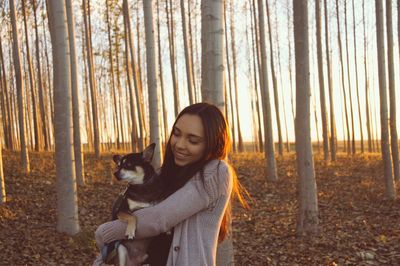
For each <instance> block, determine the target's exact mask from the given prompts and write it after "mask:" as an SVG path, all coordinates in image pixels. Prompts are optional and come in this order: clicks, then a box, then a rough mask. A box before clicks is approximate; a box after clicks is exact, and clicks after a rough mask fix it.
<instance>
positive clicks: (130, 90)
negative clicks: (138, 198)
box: [123, 1, 141, 152]
mask: <svg viewBox="0 0 400 266" xmlns="http://www.w3.org/2000/svg"><path fill="white" fill-rule="evenodd" d="M123 10H124V25H125V26H124V29H125V61H126V76H127V83H128V94H129V106H130V108H129V111H130V121H131V124H132V131H131V144H132V150H133V151H134V152H136V151H138V149H140V150H141V148H140V147H139V146H140V145H137V144H138V137H137V133H138V130H137V123H136V121H137V119H136V117H137V113H136V111H137V109H136V108H135V97H134V95H133V92H134V89H133V86H132V79H133V80H135V79H134V78H133V76H134V75H135V73H133V72H132V71H133V69H132V64H131V63H132V62H130V61H129V52H130V53H131V58H132V53H133V51H132V50H130V46H129V39H130V38H131V31H130V22H129V18H130V16H129V6H128V1H124V2H123ZM131 39H132V38H131ZM131 60H132V59H131ZM138 103H139V102H137V104H138ZM139 121H140V119H139Z"/></svg>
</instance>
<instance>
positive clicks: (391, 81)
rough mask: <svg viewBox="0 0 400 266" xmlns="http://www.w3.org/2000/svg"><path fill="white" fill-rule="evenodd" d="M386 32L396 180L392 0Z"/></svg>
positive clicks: (399, 175)
mask: <svg viewBox="0 0 400 266" xmlns="http://www.w3.org/2000/svg"><path fill="white" fill-rule="evenodd" d="M386 32H387V46H388V52H387V58H388V72H389V73H388V74H389V99H390V101H389V104H390V138H391V142H390V143H391V147H392V159H393V174H394V179H395V180H396V181H398V180H400V170H399V146H398V137H397V125H396V86H395V73H394V55H393V54H394V53H393V22H392V0H386Z"/></svg>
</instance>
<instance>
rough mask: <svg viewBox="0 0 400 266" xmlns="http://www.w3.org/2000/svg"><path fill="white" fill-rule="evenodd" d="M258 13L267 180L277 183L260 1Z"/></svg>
mask: <svg viewBox="0 0 400 266" xmlns="http://www.w3.org/2000/svg"><path fill="white" fill-rule="evenodd" d="M258 11H259V32H260V33H259V34H260V52H261V71H262V75H261V77H260V81H261V82H260V83H261V97H262V104H263V110H264V114H263V116H264V135H265V136H264V139H265V142H264V144H265V157H266V158H267V180H268V181H276V180H278V174H277V169H276V162H275V152H274V141H273V134H272V122H271V104H270V97H269V88H268V69H267V67H268V66H267V51H266V39H265V29H264V25H265V20H264V8H263V1H262V0H258Z"/></svg>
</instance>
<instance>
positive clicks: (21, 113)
mask: <svg viewBox="0 0 400 266" xmlns="http://www.w3.org/2000/svg"><path fill="white" fill-rule="evenodd" d="M9 3H10V16H11V25H12V36H13V59H14V60H13V61H14V62H13V63H14V71H15V81H16V88H17V99H18V121H19V136H20V143H21V164H22V165H21V168H22V171H24V172H26V173H29V172H30V166H29V154H28V147H27V143H26V124H25V98H24V95H25V84H24V79H23V75H22V66H21V58H20V48H19V36H18V32H19V31H18V26H17V19H16V14H15V5H14V0H10V2H9Z"/></svg>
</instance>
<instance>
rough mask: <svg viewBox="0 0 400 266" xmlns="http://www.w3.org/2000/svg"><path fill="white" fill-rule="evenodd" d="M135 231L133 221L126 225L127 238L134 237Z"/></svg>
mask: <svg viewBox="0 0 400 266" xmlns="http://www.w3.org/2000/svg"><path fill="white" fill-rule="evenodd" d="M135 231H136V226H135V224H134V223H128V226H127V227H126V231H125V235H126V236H128V239H134V238H135Z"/></svg>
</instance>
